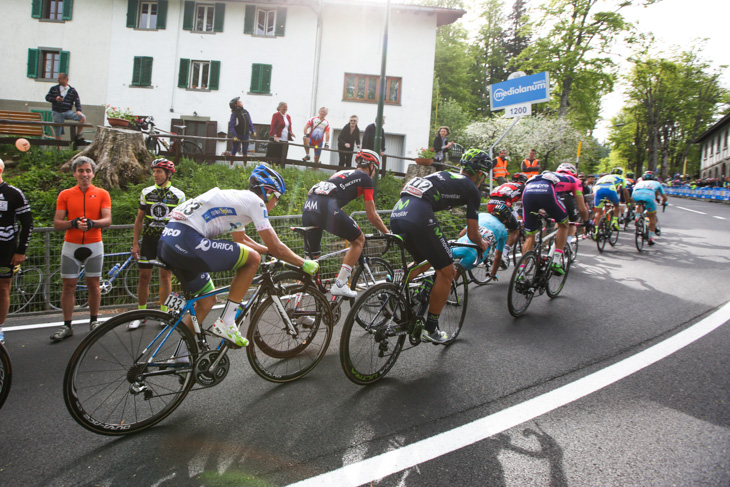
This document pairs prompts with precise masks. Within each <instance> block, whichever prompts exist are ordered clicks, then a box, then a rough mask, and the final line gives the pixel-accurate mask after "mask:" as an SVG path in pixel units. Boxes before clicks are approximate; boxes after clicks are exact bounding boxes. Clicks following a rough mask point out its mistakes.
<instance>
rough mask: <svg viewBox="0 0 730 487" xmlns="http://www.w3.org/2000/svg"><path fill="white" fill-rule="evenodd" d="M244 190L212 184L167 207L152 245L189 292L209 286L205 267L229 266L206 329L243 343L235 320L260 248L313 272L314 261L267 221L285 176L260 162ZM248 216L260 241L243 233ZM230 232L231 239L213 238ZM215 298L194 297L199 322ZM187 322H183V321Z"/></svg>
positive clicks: (283, 187) (219, 268) (239, 344)
mask: <svg viewBox="0 0 730 487" xmlns="http://www.w3.org/2000/svg"><path fill="white" fill-rule="evenodd" d="M248 184H249V189H248V190H237V189H220V188H213V189H211V190H209V191H207V192H205V193H203V194H201V195H200V196H197V197H195V198H193V199H189V200H187V201H185V202H184V203H182V204H181V205H179V206H178V207H177V208H175V209H174V210H172V212H171V213H170V222H169V223H168V224H167V226H166V227H165V229H164V230H163V231H162V235H161V236H160V243H159V245H158V247H157V254H158V256H159V259H160V260H162V261H163V262H165V263H167V264H168V265H169V266H170V267H171V268H172V269H173V272H174V273H175V275H176V276H177V278H178V279H179V280H180V282H181V284H182V285H183V286H184V287H185V289H187V290H188V291H189V292H191V293H193V294H195V295H199V294H203V293H206V292H209V291H212V290H213V281H212V280H211V278H210V275H209V274H208V273H209V272H219V271H227V270H234V271H235V272H236V273H235V275H234V276H233V280H232V281H231V289H230V292H229V294H228V301H227V302H226V304H225V306H224V308H223V313H222V314H221V316H220V317H219V318H218V319H217V320H215V322H214V323H213V326H212V328H211V331H212V332H213V333H214V334H215V335H217V336H219V337H221V338H223V339H225V340H228V341H229V342H231V343H232V344H233V345H234V346H237V347H243V346H246V345H247V344H248V341H247V340H246V339H245V338H244V337H243V336H242V335H241V333H240V332H239V330H238V327H237V326H236V324H235V322H234V321H235V317H236V310H237V309H238V307H239V305H240V304H241V301H242V300H243V298H244V296H245V295H246V291H247V290H248V288H249V287H250V286H251V282H252V281H253V278H254V275H255V274H256V269H258V266H259V263H260V262H261V256H260V255H259V254H266V253H268V254H271V255H273V256H274V257H277V258H279V259H281V260H283V261H286V262H289V263H290V264H294V265H297V266H301V267H302V270H304V272H306V273H307V274H314V273H316V272H317V269H318V268H319V264H317V262H315V261H312V260H304V259H302V258H301V257H299V256H298V255H297V254H295V253H294V252H292V251H291V250H290V249H289V247H287V246H286V245H285V244H283V243H282V242H281V241H280V240H279V237H277V235H276V232H275V231H274V229H273V228H272V226H271V223H270V222H269V213H268V210H270V209H272V208H273V207H274V206H275V205H276V203H277V202H278V201H279V199H280V198H281V196H282V195H283V194H284V193H285V192H286V185H285V184H284V179H283V178H282V177H281V175H279V174H278V173H277V172H276V171H274V170H272V169H270V168H268V167H266V166H264V165H260V166H258V167H256V168H255V169H254V170H253V172H252V173H251V177H250V178H249V183H248ZM251 222H253V223H254V225H255V227H256V230H257V231H258V234H259V236H260V237H261V240H262V241H263V242H264V245H259V244H258V243H256V242H254V241H253V240H252V239H251V238H250V237H249V236H247V235H246V233H245V227H246V225H248V224H249V223H251ZM230 232H233V242H231V241H230V240H224V239H218V237H220V236H221V235H224V234H227V233H230ZM214 304H215V296H210V297H207V298H204V299H201V300H199V301H198V305H199V306H198V307H196V310H195V311H196V313H197V316H198V319H199V320H200V323H201V324H202V323H203V321H204V320H205V317H206V316H207V315H208V312H209V311H210V309H211V308H212V307H213V305H214ZM190 326H191V323H190V322H189V323H188V327H190Z"/></svg>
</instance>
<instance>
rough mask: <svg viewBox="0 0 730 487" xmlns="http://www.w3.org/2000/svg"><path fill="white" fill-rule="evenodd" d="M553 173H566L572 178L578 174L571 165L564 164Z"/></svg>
mask: <svg viewBox="0 0 730 487" xmlns="http://www.w3.org/2000/svg"><path fill="white" fill-rule="evenodd" d="M555 172H567V173H568V174H572V175H573V176H575V175H576V174H577V173H578V170H577V169H576V168H575V166H574V165H572V164H571V163H569V162H564V163H562V164H561V165H559V166H558V168H557V169H556V170H555Z"/></svg>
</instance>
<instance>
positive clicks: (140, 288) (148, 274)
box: [137, 268, 170, 309]
mask: <svg viewBox="0 0 730 487" xmlns="http://www.w3.org/2000/svg"><path fill="white" fill-rule="evenodd" d="M151 280H152V269H142V268H140V269H139V282H138V283H137V307H138V308H139V309H145V308H146V307H147V301H148V300H149V297H150V281H151ZM160 289H162V287H161V286H160ZM160 294H162V293H160ZM167 294H170V292H169V291H168V293H167ZM167 294H165V296H167Z"/></svg>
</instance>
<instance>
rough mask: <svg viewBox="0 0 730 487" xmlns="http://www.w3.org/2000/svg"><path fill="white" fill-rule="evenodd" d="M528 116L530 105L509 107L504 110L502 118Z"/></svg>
mask: <svg viewBox="0 0 730 487" xmlns="http://www.w3.org/2000/svg"><path fill="white" fill-rule="evenodd" d="M530 115H532V103H525V104H524V105H510V106H508V107H505V108H504V116H505V117H507V118H515V117H527V116H530Z"/></svg>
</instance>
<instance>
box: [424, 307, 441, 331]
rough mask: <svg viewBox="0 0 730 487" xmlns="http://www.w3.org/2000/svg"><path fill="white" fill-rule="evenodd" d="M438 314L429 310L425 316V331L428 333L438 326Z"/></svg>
mask: <svg viewBox="0 0 730 487" xmlns="http://www.w3.org/2000/svg"><path fill="white" fill-rule="evenodd" d="M439 316H440V315H437V314H435V313H431V312H430V311H429V313H428V316H427V317H426V324H425V327H424V328H426V331H427V332H429V333H433V332H435V331H436V328H438V327H439Z"/></svg>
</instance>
